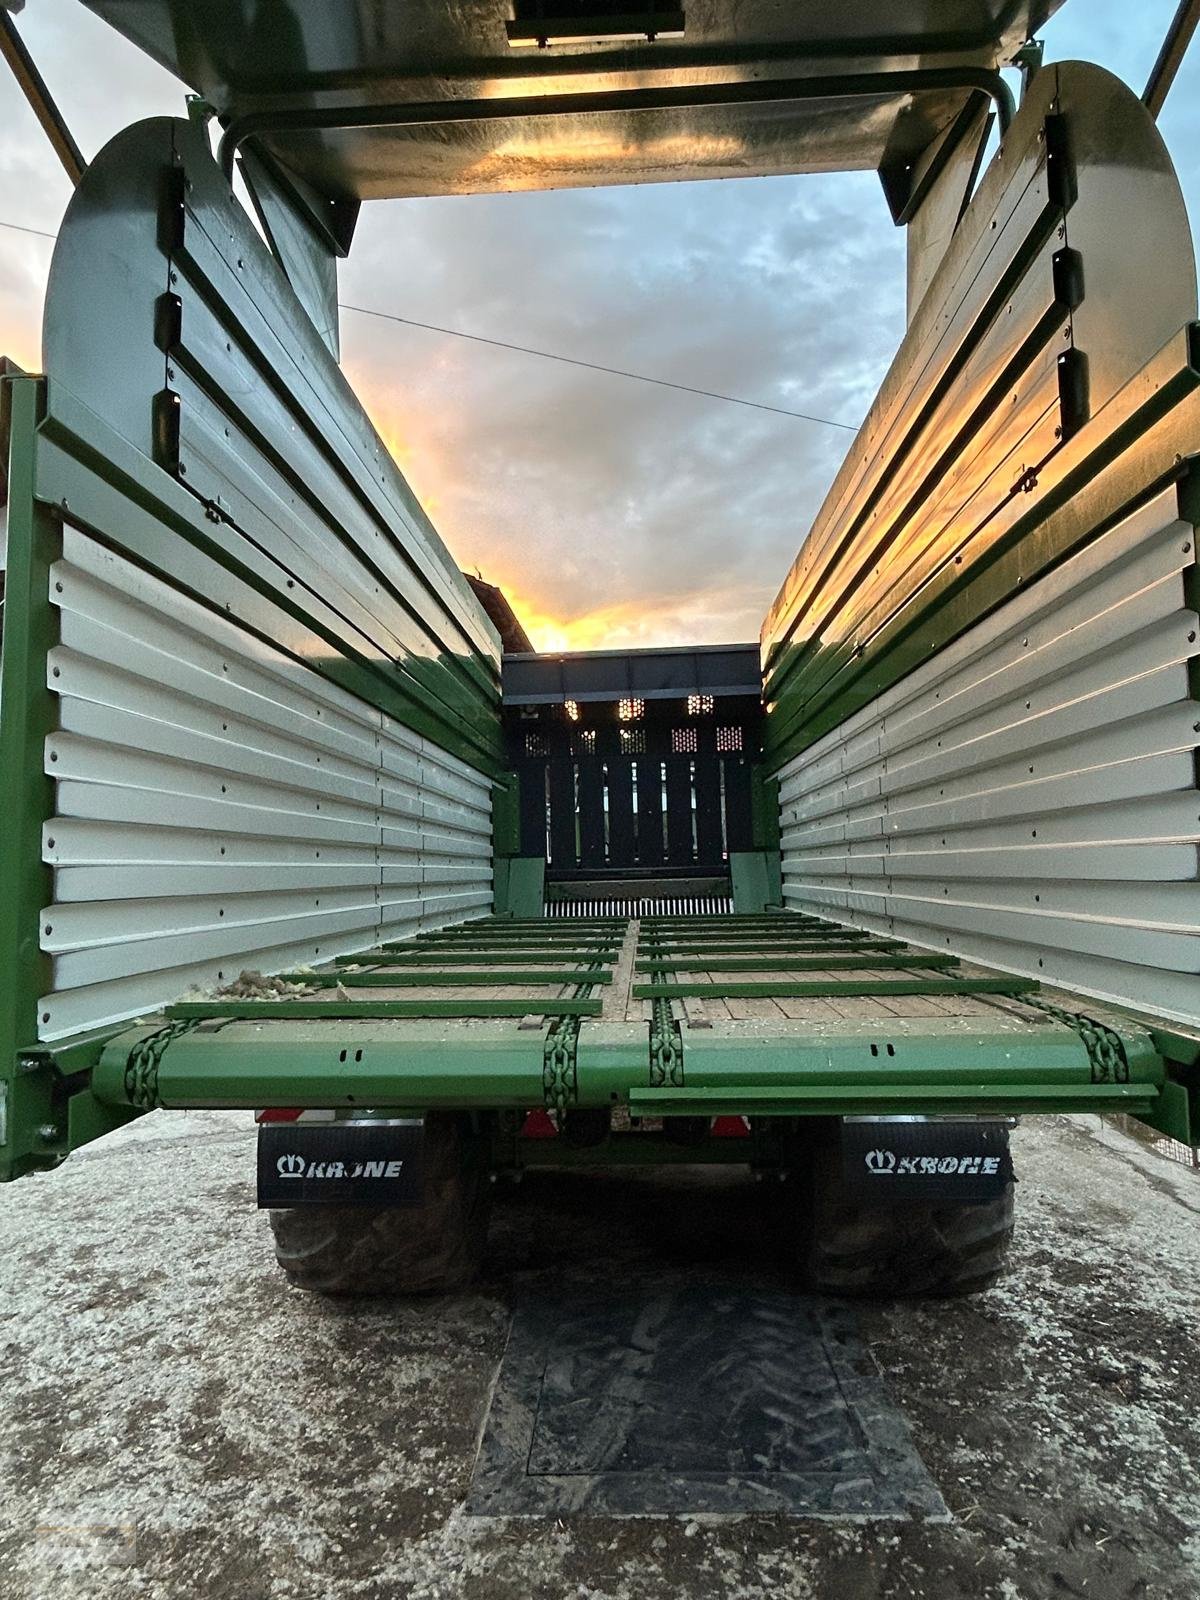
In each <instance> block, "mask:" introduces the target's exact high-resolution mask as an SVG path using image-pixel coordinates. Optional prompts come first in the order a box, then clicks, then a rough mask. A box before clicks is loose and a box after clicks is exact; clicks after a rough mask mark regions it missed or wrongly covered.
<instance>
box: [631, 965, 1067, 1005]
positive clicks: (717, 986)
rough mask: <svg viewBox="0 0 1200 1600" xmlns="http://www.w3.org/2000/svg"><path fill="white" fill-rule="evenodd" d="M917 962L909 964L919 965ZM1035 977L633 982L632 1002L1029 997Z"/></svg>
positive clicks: (1035, 986) (1036, 984) (1034, 987)
mask: <svg viewBox="0 0 1200 1600" xmlns="http://www.w3.org/2000/svg"><path fill="white" fill-rule="evenodd" d="M918 964H919V963H915V962H914V963H912V965H918ZM1037 987H1038V980H1037V979H1036V978H1002V977H996V978H879V979H862V980H859V979H855V980H853V981H849V980H845V981H843V982H840V983H839V982H838V981H837V979H836V978H835V979H832V980H830V981H828V982H823V981H821V980H820V979H817V978H813V979H811V980H808V979H801V980H798V981H796V982H794V983H792V982H782V981H781V982H779V983H635V984H634V986H633V998H634V999H635V1000H718V999H727V1000H772V999H780V1000H816V999H823V998H824V999H837V998H841V997H844V998H846V999H851V998H857V997H859V996H865V995H880V996H887V995H890V994H894V995H910V994H928V995H959V994H995V995H1021V994H1030V993H1032V992H1033V991H1035V990H1036V989H1037Z"/></svg>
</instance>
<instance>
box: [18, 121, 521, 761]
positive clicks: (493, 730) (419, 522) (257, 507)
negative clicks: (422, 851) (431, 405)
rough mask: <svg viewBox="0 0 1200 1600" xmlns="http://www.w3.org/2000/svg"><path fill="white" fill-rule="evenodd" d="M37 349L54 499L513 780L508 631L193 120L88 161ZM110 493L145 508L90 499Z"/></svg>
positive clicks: (143, 126)
mask: <svg viewBox="0 0 1200 1600" xmlns="http://www.w3.org/2000/svg"><path fill="white" fill-rule="evenodd" d="M329 331H330V330H329V329H328V328H326V329H325V330H324V333H325V335H326V336H328V334H329ZM44 346H45V363H46V370H47V373H48V374H49V376H50V380H51V390H50V402H49V403H50V407H51V412H52V419H51V420H52V423H53V427H52V428H51V429H50V430H48V432H49V437H48V441H47V442H48V446H49V445H53V446H54V447H55V449H56V450H57V452H58V453H57V454H55V453H53V452H51V451H49V450H48V452H47V456H46V459H45V462H44V482H43V485H42V488H43V492H44V493H46V494H47V495H48V496H49V497H50V498H52V499H53V500H54V501H55V503H61V502H62V501H63V500H68V501H69V503H70V506H71V512H72V515H73V516H77V517H79V519H80V520H86V521H87V522H89V523H90V524H91V526H93V527H95V528H97V529H103V532H104V536H105V538H106V539H107V540H109V541H110V542H111V543H112V544H113V546H114V547H115V548H116V549H117V550H119V551H121V552H122V553H126V554H128V555H130V556H131V557H132V558H133V559H134V560H136V561H138V562H140V563H141V564H143V565H145V566H146V567H148V568H149V570H151V571H152V572H155V573H156V574H157V575H158V576H160V577H162V578H164V579H165V580H166V581H168V582H170V583H173V584H176V585H177V586H178V587H180V588H183V589H185V590H186V591H187V592H188V593H189V594H190V595H192V596H193V597H194V598H198V599H199V600H201V601H202V602H203V603H207V604H210V605H214V606H217V607H219V608H220V609H221V610H223V611H224V612H225V613H226V615H229V616H232V617H234V618H236V619H237V620H238V621H240V622H243V623H244V624H245V625H247V626H250V627H253V628H255V630H256V631H260V632H261V633H262V634H263V636H264V638H266V639H267V640H269V641H270V642H271V643H273V644H276V645H278V646H279V647H280V648H283V649H285V650H288V651H290V652H292V653H294V654H295V655H296V656H297V657H298V659H300V660H302V661H304V662H305V663H306V664H307V665H308V666H310V667H312V668H313V669H314V670H315V671H318V672H321V673H323V674H325V675H327V676H329V677H331V678H333V679H334V681H336V682H338V683H339V684H340V685H341V686H342V687H344V688H347V689H349V690H351V692H353V693H355V694H357V695H359V696H360V697H361V698H362V699H364V700H366V701H367V702H368V703H369V704H371V705H375V706H378V707H379V708H380V709H381V710H384V711H385V712H387V713H388V714H389V715H392V716H394V717H396V719H397V720H398V721H400V722H402V723H404V724H405V726H407V727H410V728H412V729H413V730H414V731H415V732H417V733H419V734H421V735H422V736H424V737H426V738H428V739H430V740H431V741H432V742H434V743H435V744H437V745H439V746H440V747H441V748H443V749H445V750H448V751H450V752H451V753H452V754H455V755H457V756H459V757H461V758H462V759H463V760H465V761H467V762H468V763H469V764H470V765H472V766H473V767H474V768H476V769H477V770H479V771H483V772H486V773H488V774H494V775H499V773H500V771H501V770H502V768H501V751H502V741H501V737H500V719H499V640H498V636H497V635H496V632H495V629H494V628H493V627H492V626H491V623H490V622H489V621H488V619H487V617H486V615H485V613H484V612H483V609H482V607H480V605H479V603H478V601H477V600H476V598H475V596H474V595H473V593H472V592H471V590H470V587H469V585H468V584H467V582H466V580H465V578H464V577H463V576H462V574H461V572H459V570H458V568H457V566H456V564H455V562H454V561H453V559H452V557H451V556H450V554H449V552H448V551H447V550H446V548H445V546H444V545H443V544H442V542H441V540H440V539H439V538H438V535H437V533H436V531H435V530H434V528H433V527H432V525H431V523H430V522H429V519H428V517H427V516H426V514H425V512H424V511H423V509H422V508H421V506H420V504H419V502H418V501H417V499H416V497H415V496H414V494H413V493H412V490H411V489H410V487H409V486H408V484H407V483H406V482H405V480H404V478H403V477H402V475H401V474H400V472H399V470H398V469H397V467H396V465H395V463H394V462H393V460H392V458H391V456H390V454H389V452H388V449H387V447H386V445H385V444H384V441H383V440H382V439H381V438H380V436H379V434H378V433H377V432H376V430H375V429H374V427H373V426H372V425H371V423H370V420H369V419H368V417H367V415H366V412H365V411H364V410H363V407H362V406H361V404H360V403H359V401H358V399H357V398H356V396H355V395H354V393H353V391H352V390H351V388H350V386H349V384H348V382H347V380H346V378H345V376H344V374H343V373H342V372H341V370H340V369H339V367H338V365H337V362H336V361H335V359H334V357H333V355H332V354H331V351H330V349H329V347H328V345H327V343H326V342H325V338H324V337H323V336H322V332H321V331H319V330H318V329H317V328H316V327H315V326H314V324H313V322H312V321H311V319H310V317H309V315H308V313H307V311H306V309H305V306H304V304H303V303H302V301H301V300H300V299H299V298H298V297H297V294H296V292H295V290H294V288H293V287H292V285H291V284H290V283H289V282H288V279H287V277H286V275H285V273H284V271H283V270H282V268H281V267H280V265H279V263H278V262H277V261H276V259H275V258H274V257H273V256H272V254H271V252H270V250H269V249H268V248H267V246H266V244H265V243H264V241H263V239H262V237H261V236H260V235H259V233H258V231H257V230H256V229H255V228H254V226H253V225H252V223H251V221H250V218H249V217H248V215H247V214H246V213H245V212H244V211H243V209H242V208H241V206H240V205H238V204H237V202H236V200H235V197H234V196H233V194H232V191H231V190H230V188H229V186H228V185H227V184H226V182H225V179H224V178H223V176H222V174H221V172H220V169H219V168H218V167H217V165H216V163H215V162H214V161H213V160H212V157H211V155H210V154H209V151H208V147H207V143H206V138H205V135H204V133H203V132H202V130H200V129H198V128H196V127H193V126H191V125H189V124H188V123H187V122H184V121H178V120H171V119H167V118H156V119H152V120H150V121H147V122H141V123H137V124H135V125H134V126H133V127H130V128H126V129H125V130H123V131H122V132H121V133H119V134H117V136H116V137H115V138H114V139H113V140H112V141H110V143H109V144H108V145H106V146H105V147H104V149H102V150H101V151H100V152H99V154H98V155H97V156H96V158H95V159H94V161H93V162H92V163H91V165H90V166H89V168H88V171H87V173H86V174H85V176H84V179H83V182H82V183H81V184H80V185H79V187H78V188H77V189H76V191H75V193H74V195H73V196H72V199H71V201H70V204H69V205H68V208H67V213H66V216H65V218H64V220H63V225H62V228H61V230H60V233H59V238H58V243H57V245H56V248H55V252H54V257H53V260H52V264H51V270H50V280H49V284H48V287H47V295H46V310H45V329H44ZM71 401H74V405H73V406H72V405H71V403H70V402H71ZM100 418H103V419H104V422H103V425H101V424H100V422H99V419H100ZM122 446H123V448H121V447H122ZM159 480H161V481H159ZM114 488H116V489H118V490H119V491H120V492H121V494H122V495H123V496H124V497H125V498H126V499H127V500H130V501H133V502H135V505H136V506H137V510H135V509H134V507H132V506H130V507H128V508H118V507H112V509H111V510H110V513H109V514H108V515H101V514H97V513H102V512H103V510H104V507H105V502H106V497H108V498H111V490H112V489H114ZM170 491H176V492H175V493H174V494H172V493H171V492H170ZM155 502H158V503H157V504H156V503H155ZM164 506H169V507H170V512H171V514H170V515H168V516H164V513H163V507H164ZM138 511H140V512H141V513H142V514H141V515H139V514H138ZM147 513H148V514H149V515H148V516H147ZM164 522H165V523H166V526H165V527H164V526H163V523H164ZM147 524H148V525H147ZM181 544H184V545H186V546H187V548H186V549H181V548H180V545H181Z"/></svg>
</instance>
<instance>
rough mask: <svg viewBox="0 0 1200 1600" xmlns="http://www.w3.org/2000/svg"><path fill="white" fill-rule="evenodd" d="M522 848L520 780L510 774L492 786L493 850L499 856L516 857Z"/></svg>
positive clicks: (513, 774)
mask: <svg viewBox="0 0 1200 1600" xmlns="http://www.w3.org/2000/svg"><path fill="white" fill-rule="evenodd" d="M520 848H521V814H520V780H519V779H518V777H517V774H516V773H515V772H510V773H506V774H505V776H504V777H503V778H500V779H498V780H497V781H496V783H494V784H493V785H492V849H493V851H494V852H495V854H496V855H497V856H515V855H516V854H517V852H518V851H519V850H520Z"/></svg>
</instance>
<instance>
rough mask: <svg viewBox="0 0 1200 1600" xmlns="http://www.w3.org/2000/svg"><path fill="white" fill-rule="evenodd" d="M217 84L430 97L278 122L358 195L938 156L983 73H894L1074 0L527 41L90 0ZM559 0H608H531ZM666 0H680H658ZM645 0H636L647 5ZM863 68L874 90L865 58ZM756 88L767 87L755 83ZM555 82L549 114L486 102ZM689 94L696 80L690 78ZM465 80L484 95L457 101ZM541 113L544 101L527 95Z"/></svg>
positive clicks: (248, 6)
mask: <svg viewBox="0 0 1200 1600" xmlns="http://www.w3.org/2000/svg"><path fill="white" fill-rule="evenodd" d="M85 3H86V4H88V5H89V7H90V9H92V10H93V11H95V12H97V13H98V14H99V15H100V16H102V17H103V18H105V19H106V20H107V21H108V22H110V23H111V24H112V26H113V27H115V28H117V29H118V30H119V31H120V32H122V33H123V34H125V35H127V36H128V37H129V38H130V39H131V40H133V41H134V42H135V43H136V44H138V45H139V46H140V47H141V48H142V49H144V50H146V51H147V52H148V53H149V54H150V55H152V56H153V57H155V59H157V60H158V61H160V62H162V63H163V64H164V65H165V66H167V67H168V68H170V69H171V70H172V71H173V72H175V73H177V74H178V75H179V76H180V77H181V78H183V79H184V81H185V82H187V83H188V84H190V85H191V86H192V87H193V88H194V89H196V90H197V91H198V92H200V93H201V94H203V95H204V96H205V97H206V98H208V99H209V100H210V101H211V102H212V103H213V105H214V106H216V108H217V110H218V112H219V113H220V115H221V117H222V119H223V120H224V121H230V120H233V121H235V122H236V121H238V120H239V119H241V118H243V117H245V116H246V115H247V114H254V113H264V112H268V111H269V112H271V113H272V115H275V114H278V113H281V112H282V113H284V114H285V116H286V114H287V113H290V112H292V111H296V110H302V111H304V112H307V113H309V114H311V113H313V112H320V113H322V114H328V115H330V116H331V117H334V118H335V119H336V116H337V113H338V112H342V113H345V112H347V111H349V112H350V113H352V114H353V113H358V114H361V113H362V112H363V110H364V109H366V108H379V112H380V118H381V120H393V121H394V120H395V119H394V117H393V116H391V115H390V113H389V116H388V117H386V118H385V117H384V115H383V108H393V109H394V108H395V107H397V106H398V105H406V106H411V105H412V104H414V103H415V104H420V105H424V106H427V107H430V108H432V114H431V116H430V118H429V119H428V120H426V121H423V122H422V123H421V124H420V125H415V126H414V125H409V126H400V127H397V126H375V127H359V128H354V129H346V128H341V129H331V128H327V129H323V130H319V131H316V130H311V129H309V130H298V129H295V128H292V129H288V130H286V131H283V130H277V131H271V132H261V133H260V134H259V137H260V138H261V140H262V142H263V144H264V145H265V146H266V147H267V148H268V149H269V150H270V151H271V152H272V153H273V154H274V155H275V156H276V158H277V159H279V160H281V161H283V162H285V163H286V165H287V166H288V167H289V168H290V169H291V170H292V171H293V172H294V173H297V174H298V175H300V176H301V177H303V178H306V179H307V180H309V181H310V182H311V183H312V184H313V185H314V186H315V187H316V188H317V189H318V190H319V191H320V192H321V193H322V194H324V195H326V196H328V197H337V198H344V199H351V198H358V199H379V198H384V197H394V196H401V195H432V194H470V193H479V192H487V191H495V190H511V189H551V188H564V187H571V186H577V185H588V184H610V183H640V182H653V181H656V180H662V179H667V178H672V179H686V178H700V177H734V176H747V175H754V174H766V173H797V172H821V171H834V170H845V169H849V168H867V169H871V168H880V167H897V166H899V167H901V168H904V167H905V166H907V165H908V164H911V163H914V162H916V161H917V160H919V158H920V156H921V154H922V152H924V151H925V150H926V149H927V148H928V147H929V146H930V144H931V143H932V142H933V141H934V140H935V139H936V137H937V135H938V134H939V133H940V132H941V131H942V130H943V129H944V128H946V127H947V126H948V125H949V124H950V123H951V122H952V121H954V119H955V118H956V117H957V116H958V114H959V113H960V112H961V111H962V109H963V107H964V105H965V103H966V100H967V98H968V96H969V95H970V93H971V91H970V89H969V88H967V87H960V86H948V85H947V83H946V81H945V80H943V82H941V83H939V84H937V85H936V86H928V85H926V84H922V85H919V86H914V84H913V83H912V81H911V80H910V81H909V82H908V83H907V84H906V85H905V86H904V87H902V88H897V87H896V86H895V85H894V84H893V85H880V86H879V88H878V90H877V92H870V93H864V92H862V88H863V86H862V83H861V79H862V78H863V77H864V76H867V75H873V74H879V73H896V72H904V73H912V72H915V71H922V72H927V71H930V70H935V71H940V72H942V73H947V72H951V71H954V72H957V73H959V74H961V72H962V71H963V69H974V70H979V69H994V68H996V67H997V66H999V65H1003V64H1005V63H1007V62H1010V61H1011V60H1012V57H1013V55H1014V53H1015V52H1016V51H1017V50H1018V49H1019V48H1020V46H1021V44H1022V43H1023V41H1024V40H1025V39H1026V38H1027V37H1028V36H1029V35H1030V34H1031V33H1034V32H1036V31H1037V30H1038V29H1039V28H1040V27H1041V26H1042V25H1043V24H1044V22H1045V20H1046V18H1047V16H1048V15H1049V14H1050V13H1051V12H1053V11H1054V10H1056V9H1057V7H1058V5H1059V4H1061V0H840V3H837V4H831V3H830V0H683V9H684V12H685V16H686V20H685V27H684V32H683V35H682V37H679V38H669V39H668V38H660V39H656V40H655V41H654V42H653V43H650V42H648V41H646V40H642V41H640V42H624V43H590V44H582V45H579V44H573V45H559V46H552V47H551V48H548V49H536V48H534V49H527V48H513V47H512V46H510V44H509V42H508V37H507V34H506V29H505V24H506V23H507V22H508V21H510V20H511V19H512V18H513V15H514V0H85ZM539 3H540V4H541V5H542V7H543V9H544V11H545V12H546V13H547V14H550V13H557V14H567V15H571V14H575V15H578V14H580V13H586V12H593V13H594V12H595V11H597V10H600V9H601V5H600V4H598V3H596V0H593V3H591V4H588V3H586V0H516V4H517V6H518V7H520V6H521V5H522V4H525V5H526V6H534V7H536V6H537V5H538V4H539ZM657 3H658V5H659V8H660V9H661V7H662V4H663V3H664V0H657ZM646 8H647V0H643V5H642V6H641V7H639V6H638V5H636V4H635V0H629V5H628V6H627V7H625V8H624V9H626V10H627V11H629V12H634V13H637V12H639V11H641V10H645V9H646ZM813 77H820V78H822V79H828V78H832V79H834V80H842V81H840V82H838V81H835V82H834V83H832V84H828V85H826V87H827V88H828V90H829V92H828V93H827V94H823V95H822V97H821V98H816V99H814V98H804V99H796V100H791V99H789V100H769V101H765V102H764V101H760V102H758V103H733V104H729V103H724V104H712V105H700V106H698V105H687V104H683V105H680V104H675V105H670V106H666V107H660V108H657V109H655V108H648V107H646V106H644V105H643V106H640V107H638V108H637V109H633V108H631V107H629V106H620V105H619V104H618V105H617V106H611V105H610V106H609V107H608V108H606V109H604V110H599V111H596V110H591V111H585V112H582V113H581V112H580V109H579V102H578V101H577V100H573V101H571V102H568V103H566V104H565V105H561V109H559V104H561V102H559V97H562V96H565V95H570V96H572V97H575V96H579V95H593V94H612V93H614V92H623V91H637V92H638V93H640V94H641V95H642V96H643V98H651V99H652V98H653V96H654V92H655V91H658V90H663V89H665V90H687V89H689V88H694V87H697V86H702V88H703V89H705V90H707V91H708V92H709V93H710V95H711V94H712V93H713V91H714V87H715V86H729V85H733V86H736V89H735V92H745V90H744V88H743V87H742V86H746V85H766V84H768V83H770V82H771V81H774V80H780V79H789V80H796V79H809V78H813ZM851 78H855V79H858V80H860V82H859V83H858V84H857V85H855V86H854V87H855V92H854V93H849V92H840V91H842V90H843V89H848V88H849V87H850V83H849V80H850V79H851ZM749 92H750V93H755V92H757V91H756V90H754V89H751V90H750V91H749ZM530 96H539V97H543V96H548V97H553V101H554V102H559V103H558V104H555V103H552V104H550V105H547V104H545V103H544V102H543V103H542V104H541V105H539V106H538V108H537V114H536V115H534V114H532V111H533V108H532V107H530V106H529V105H525V106H523V107H522V108H521V110H522V114H521V115H518V116H507V117H494V116H492V115H491V114H490V108H480V107H479V106H478V104H477V103H478V102H483V101H494V100H499V99H503V98H509V97H530ZM683 98H686V96H684V97H683ZM451 102H469V103H475V111H476V113H478V111H479V110H480V109H483V110H486V111H487V115H486V117H481V116H479V115H478V114H475V115H473V116H472V117H471V119H470V120H465V121H454V122H450V121H446V120H444V115H443V113H444V111H445V110H447V109H449V103H451ZM526 113H528V114H526Z"/></svg>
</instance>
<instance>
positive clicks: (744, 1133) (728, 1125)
mask: <svg viewBox="0 0 1200 1600" xmlns="http://www.w3.org/2000/svg"><path fill="white" fill-rule="evenodd" d="M712 1137H713V1138H714V1139H748V1138H749V1137H750V1124H749V1123H748V1122H747V1121H746V1119H745V1117H717V1118H715V1120H714V1121H713V1125H712Z"/></svg>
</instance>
